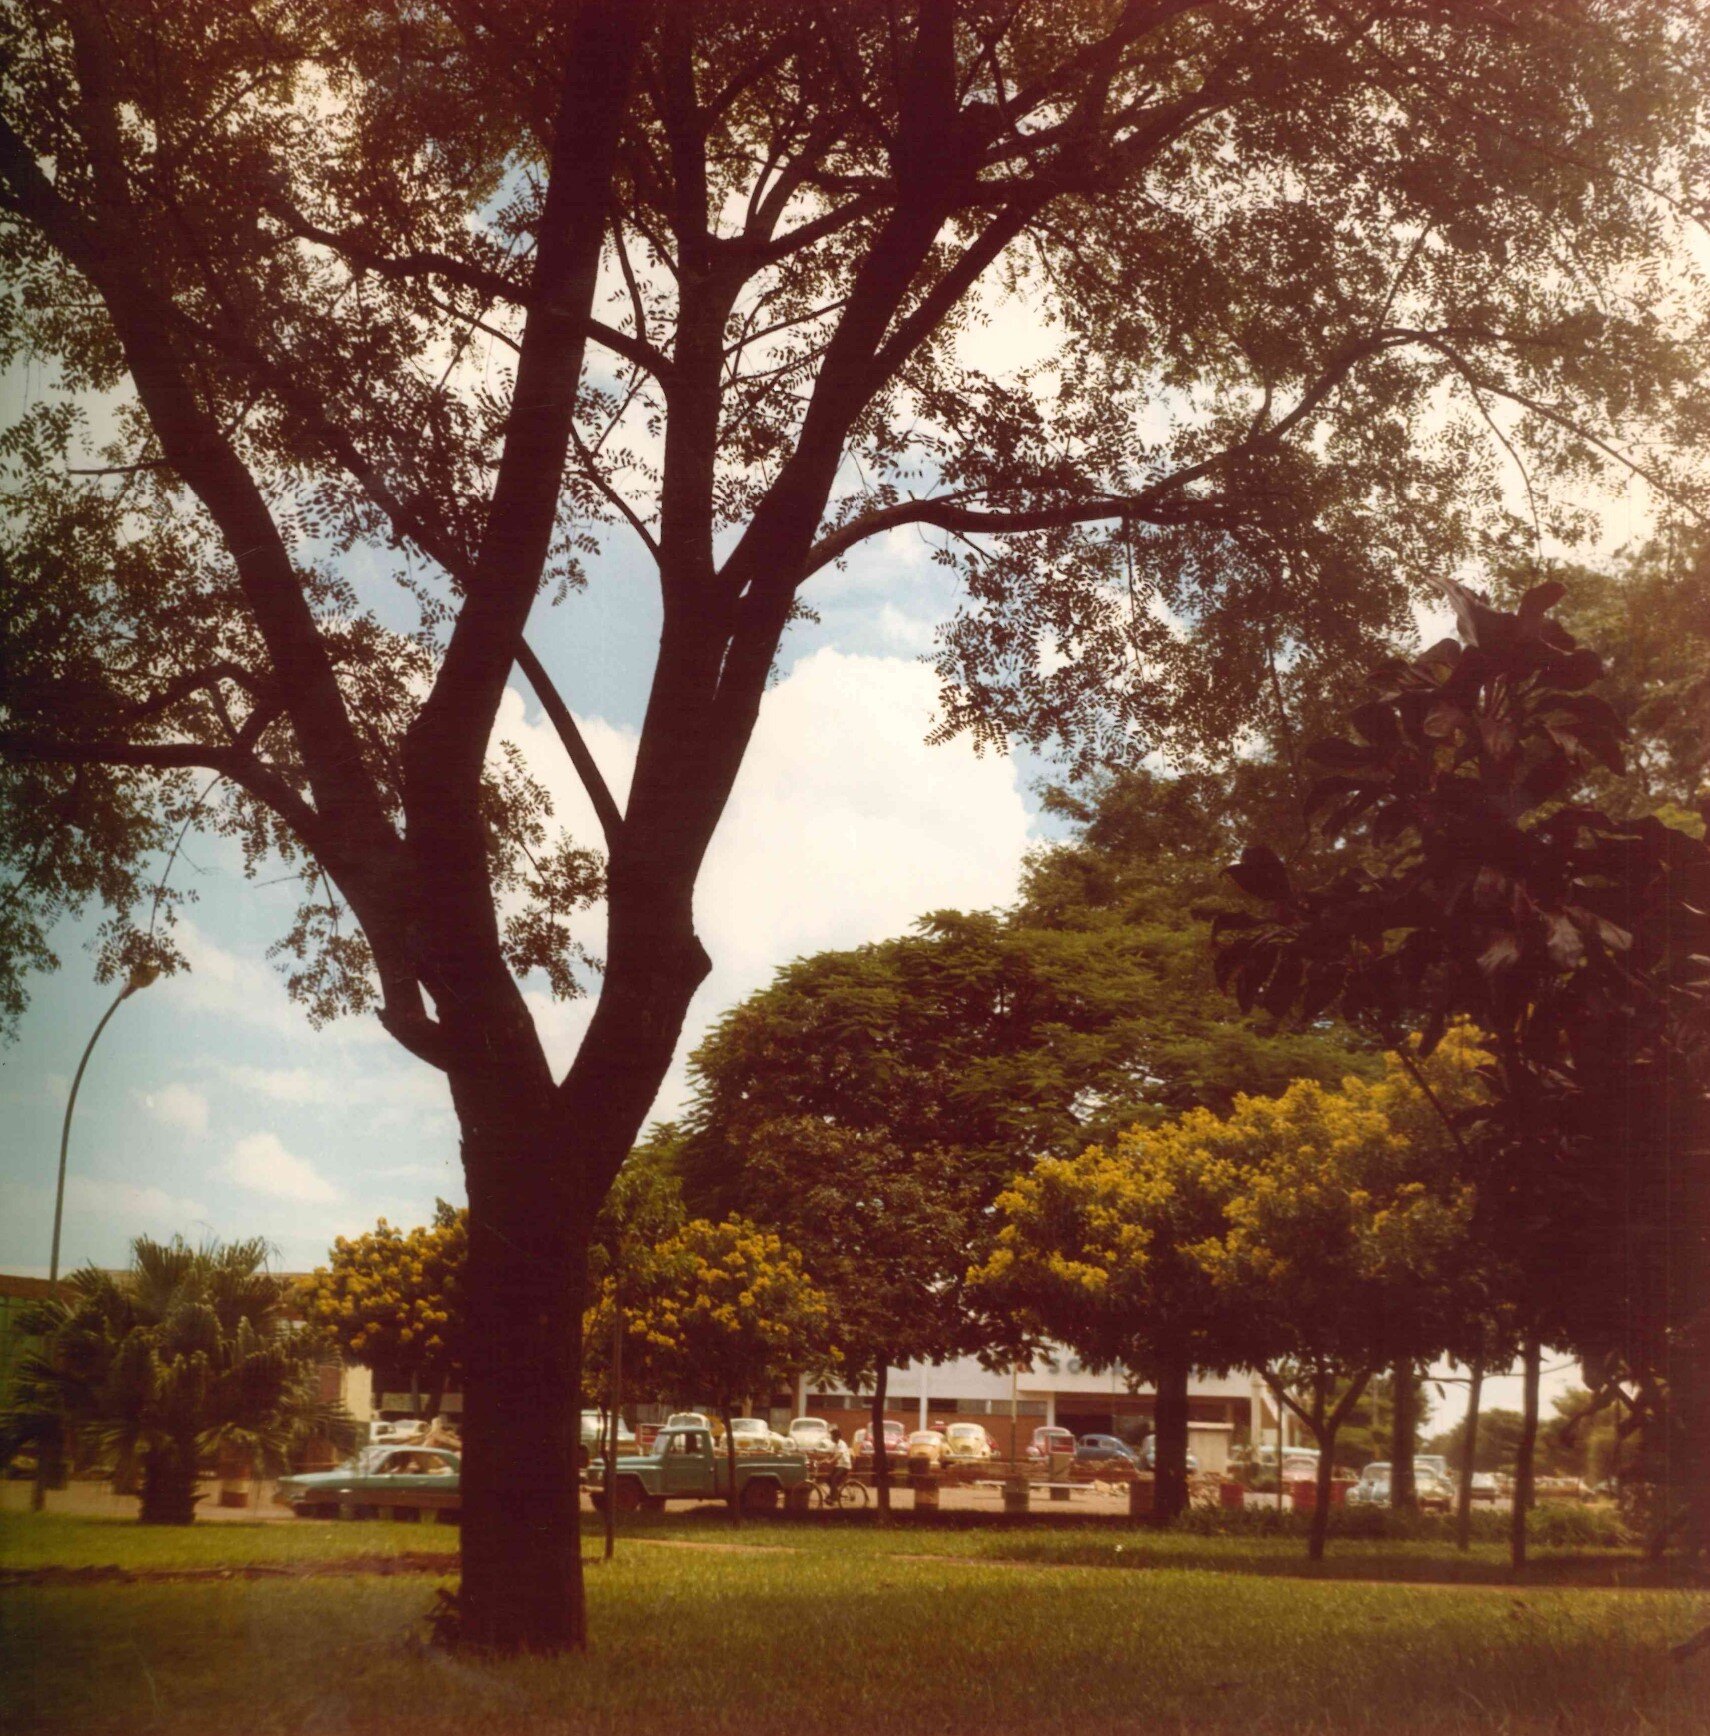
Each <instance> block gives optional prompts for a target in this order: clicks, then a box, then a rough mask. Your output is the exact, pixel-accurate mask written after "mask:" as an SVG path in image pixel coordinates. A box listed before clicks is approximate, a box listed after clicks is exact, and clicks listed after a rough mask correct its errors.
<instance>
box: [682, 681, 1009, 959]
mask: <svg viewBox="0 0 1710 1736" xmlns="http://www.w3.org/2000/svg"><path fill="white" fill-rule="evenodd" d="M937 699H938V684H937V680H936V678H935V677H934V676H933V675H932V673H931V671H930V670H928V669H926V668H924V667H923V666H922V665H920V664H918V663H916V662H914V661H912V660H907V659H903V658H897V657H860V656H850V655H848V654H846V653H843V652H839V651H834V650H830V649H825V650H819V651H815V652H814V653H812V654H811V655H810V656H808V657H804V658H803V659H802V660H801V661H800V662H799V663H797V665H796V666H795V668H794V669H793V670H792V671H791V672H790V674H789V676H788V677H787V678H786V679H785V680H783V681H781V682H780V683H779V684H778V686H777V687H776V689H774V691H773V692H771V693H769V694H768V695H767V696H766V700H765V703H764V705H763V706H762V708H761V712H760V721H759V724H758V726H757V727H756V729H755V733H754V739H753V742H752V744H751V746H750V748H749V752H748V758H747V762H746V763H745V765H744V767H743V770H742V773H741V775H740V777H739V778H738V781H737V786H736V791H735V794H734V796H733V797H732V800H731V804H730V808H729V810H728V811H727V813H726V815H725V817H724V821H723V823H722V825H721V826H720V828H719V831H718V835H717V837H716V838H715V839H714V841H713V847H712V850H711V852H710V853H709V856H708V860H707V865H706V869H705V872H704V873H703V875H702V879H701V887H700V891H699V893H698V894H697V896H696V900H695V910H696V920H697V923H698V926H699V927H700V929H701V931H702V933H703V935H704V936H705V939H706V943H707V949H708V951H709V952H710V953H711V954H712V957H713V960H714V964H715V969H716V970H717V973H718V976H719V977H720V978H723V979H725V981H727V982H729V983H731V984H732V986H735V985H736V984H737V983H740V985H741V988H740V990H739V992H746V991H747V989H749V988H751V987H753V986H755V985H756V984H757V983H758V982H760V981H763V980H764V979H765V977H766V976H767V975H769V974H770V972H771V971H772V970H773V969H774V968H776V967H777V966H778V965H781V964H784V963H786V962H787V961H788V960H790V959H792V958H794V957H796V956H797V955H798V954H801V953H804V952H812V951H818V950H819V949H821V948H824V947H834V946H853V945H858V944H859V943H861V942H863V941H869V940H878V939H882V938H884V937H886V936H888V935H895V934H901V933H903V932H905V931H906V930H907V929H908V928H909V927H910V925H911V924H912V923H913V922H914V921H915V920H916V918H918V917H920V916H921V915H923V914H924V913H925V912H927V911H929V910H933V909H938V908H943V907H945V906H949V905H954V906H959V907H963V908H974V909H978V908H981V907H984V906H989V905H993V904H1001V903H1005V902H1007V901H1009V900H1010V899H1012V898H1013V897H1014V896H1015V887H1016V876H1017V872H1018V870H1019V868H1020V865H1021V858H1022V855H1023V853H1024V852H1025V850H1026V849H1027V844H1028V813H1027V806H1026V803H1025V801H1024V800H1023V798H1022V794H1021V792H1020V791H1019V790H1018V789H1017V788H1016V774H1015V765H1014V762H1013V761H1012V760H1010V759H1008V758H1007V757H1005V756H1002V755H998V754H992V753H987V754H985V755H984V756H981V755H978V754H976V753H975V752H974V751H973V748H972V747H971V745H969V744H968V743H967V742H966V741H955V742H951V743H948V744H946V745H944V746H941V747H929V746H928V745H927V743H926V739H925V738H926V734H927V731H928V730H929V729H930V728H931V725H932V722H933V717H934V712H935V708H936V705H937Z"/></svg>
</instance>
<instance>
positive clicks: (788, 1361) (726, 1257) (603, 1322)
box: [588, 1218, 838, 1522]
mask: <svg viewBox="0 0 1710 1736" xmlns="http://www.w3.org/2000/svg"><path fill="white" fill-rule="evenodd" d="M612 1297H613V1280H612V1279H611V1278H608V1279H607V1282H606V1284H605V1285H604V1286H603V1287H602V1291H601V1295H600V1300H599V1303H598V1305H597V1306H596V1308H595V1309H594V1310H593V1312H592V1317H591V1319H590V1321H589V1323H588V1330H589V1333H590V1336H594V1337H599V1336H601V1335H602V1334H604V1335H609V1333H610V1331H611V1309H612V1306H613V1301H612ZM622 1331H623V1335H624V1360H625V1365H626V1366H634V1368H635V1369H636V1371H637V1373H638V1375H639V1376H640V1377H641V1378H642V1379H643V1380H644V1381H645V1382H646V1383H647V1384H648V1386H649V1387H650V1388H651V1389H652V1390H654V1391H657V1392H664V1393H678V1394H681V1393H688V1392H694V1393H707V1394H710V1395H711V1397H712V1399H713V1402H714V1404H715V1405H716V1406H717V1408H718V1412H719V1414H720V1416H722V1417H723V1418H724V1438H725V1451H726V1453H727V1455H728V1464H729V1470H730V1490H729V1496H730V1513H731V1519H732V1521H733V1522H739V1521H740V1517H741V1502H740V1500H739V1499H738V1491H737V1482H736V1436H735V1432H734V1431H733V1430H732V1428H731V1426H730V1424H731V1419H732V1418H733V1417H734V1416H735V1414H736V1409H735V1407H736V1405H737V1404H738V1402H739V1401H746V1400H747V1399H749V1398H750V1397H752V1395H754V1394H755V1393H758V1392H763V1391H765V1390H767V1389H768V1388H769V1387H770V1386H771V1384H772V1382H773V1381H774V1380H775V1379H777V1378H778V1377H779V1376H780V1375H783V1374H788V1373H795V1372H797V1371H799V1370H802V1369H809V1370H814V1371H819V1370H822V1369H827V1368H830V1367H832V1366H835V1365H836V1363H837V1361H838V1357H837V1352H836V1349H835V1347H834V1346H833V1343H832V1331H833V1314H832V1309H831V1303H830V1301H829V1299H828V1298H827V1297H826V1295H825V1294H824V1292H823V1291H822V1290H821V1289H820V1288H819V1286H818V1285H817V1284H816V1283H815V1282H814V1280H813V1279H812V1278H811V1277H809V1275H808V1274H807V1272H806V1271H805V1270H804V1269H803V1266H802V1257H801V1254H800V1253H799V1252H798V1251H797V1250H796V1249H794V1248H791V1247H787V1246H785V1244H784V1243H783V1241H782V1240H781V1239H780V1238H779V1237H778V1236H777V1234H776V1233H775V1232H773V1231H770V1230H766V1229H762V1228H761V1227H759V1226H758V1225H756V1224H752V1223H747V1222H744V1221H743V1220H742V1219H740V1218H727V1219H724V1220H723V1221H722V1222H719V1223H716V1224H715V1223H711V1222H709V1221H708V1220H707V1219H705V1218H695V1219H692V1220H691V1221H690V1222H689V1223H687V1224H685V1225H684V1226H683V1227H682V1229H680V1230H679V1231H678V1232H677V1233H676V1234H675V1235H674V1236H672V1237H671V1238H670V1239H669V1240H668V1241H666V1242H663V1243H661V1244H660V1245H659V1246H658V1247H656V1248H655V1249H654V1250H653V1251H652V1253H651V1254H650V1255H648V1256H647V1257H646V1258H645V1259H643V1260H640V1261H637V1262H636V1263H634V1264H633V1265H631V1266H630V1267H629V1268H628V1269H626V1270H625V1272H624V1273H623V1326H622Z"/></svg>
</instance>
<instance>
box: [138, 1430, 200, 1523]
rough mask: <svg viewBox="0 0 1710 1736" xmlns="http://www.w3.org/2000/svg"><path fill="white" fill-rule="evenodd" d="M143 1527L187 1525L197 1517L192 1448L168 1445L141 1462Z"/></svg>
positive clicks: (194, 1464) (194, 1461)
mask: <svg viewBox="0 0 1710 1736" xmlns="http://www.w3.org/2000/svg"><path fill="white" fill-rule="evenodd" d="M137 1518H138V1519H140V1520H141V1521H142V1523H143V1524H144V1525H189V1524H191V1523H193V1522H194V1520H195V1518H196V1452H195V1449H194V1447H193V1446H189V1445H185V1444H180V1443H176V1442H174V1443H171V1444H167V1445H162V1446H158V1447H156V1448H155V1449H154V1450H153V1451H151V1452H150V1453H149V1455H148V1457H147V1458H145V1459H144V1460H143V1469H142V1508H141V1510H140V1511H139V1512H138V1514H137Z"/></svg>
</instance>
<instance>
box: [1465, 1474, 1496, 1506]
mask: <svg viewBox="0 0 1710 1736" xmlns="http://www.w3.org/2000/svg"><path fill="white" fill-rule="evenodd" d="M1471 1498H1472V1499H1473V1500H1474V1501H1475V1502H1476V1501H1487V1502H1489V1503H1490V1504H1491V1505H1493V1506H1494V1505H1495V1503H1496V1478H1495V1477H1494V1476H1493V1475H1492V1474H1491V1473H1490V1472H1489V1471H1474V1472H1473V1474H1472V1484H1471Z"/></svg>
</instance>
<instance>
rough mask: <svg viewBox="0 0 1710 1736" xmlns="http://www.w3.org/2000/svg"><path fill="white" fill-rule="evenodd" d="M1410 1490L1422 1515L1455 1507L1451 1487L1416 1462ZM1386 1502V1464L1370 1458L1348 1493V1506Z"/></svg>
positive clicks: (1378, 1504) (1388, 1479)
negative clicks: (1370, 1460) (1370, 1461)
mask: <svg viewBox="0 0 1710 1736" xmlns="http://www.w3.org/2000/svg"><path fill="white" fill-rule="evenodd" d="M1413 1489H1414V1494H1415V1496H1416V1497H1417V1498H1418V1501H1419V1506H1420V1509H1421V1511H1423V1512H1426V1513H1430V1512H1439V1513H1447V1512H1448V1510H1449V1509H1450V1508H1451V1507H1453V1506H1454V1504H1455V1485H1454V1484H1453V1483H1452V1482H1450V1481H1449V1479H1448V1478H1447V1477H1441V1476H1439V1475H1438V1474H1437V1473H1436V1472H1435V1471H1434V1470H1432V1469H1431V1467H1430V1466H1429V1465H1427V1464H1425V1463H1424V1462H1423V1461H1422V1460H1419V1459H1415V1460H1414V1461H1413ZM1389 1503H1390V1466H1389V1462H1388V1461H1387V1460H1384V1459H1374V1460H1373V1461H1372V1463H1371V1464H1369V1465H1367V1466H1366V1468H1365V1469H1364V1470H1363V1471H1362V1472H1361V1473H1360V1477H1359V1481H1358V1482H1356V1483H1355V1484H1354V1486H1353V1488H1351V1489H1350V1490H1349V1491H1348V1504H1349V1505H1350V1506H1352V1507H1387V1506H1388V1505H1389Z"/></svg>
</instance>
